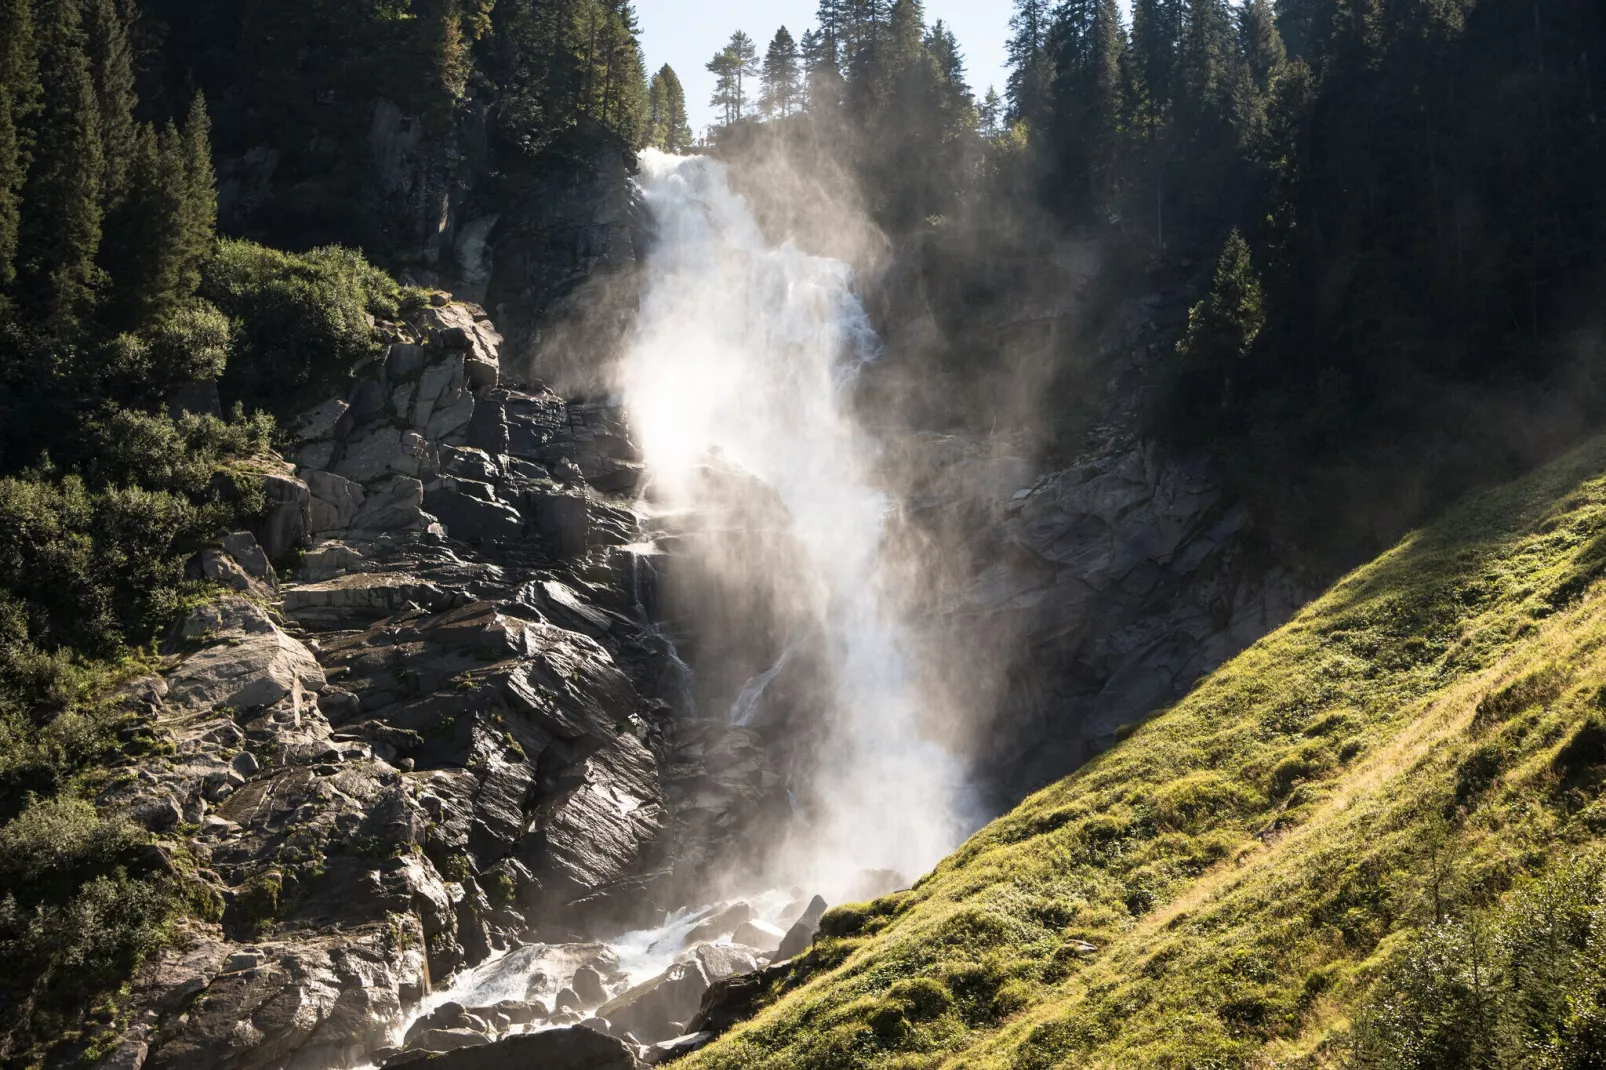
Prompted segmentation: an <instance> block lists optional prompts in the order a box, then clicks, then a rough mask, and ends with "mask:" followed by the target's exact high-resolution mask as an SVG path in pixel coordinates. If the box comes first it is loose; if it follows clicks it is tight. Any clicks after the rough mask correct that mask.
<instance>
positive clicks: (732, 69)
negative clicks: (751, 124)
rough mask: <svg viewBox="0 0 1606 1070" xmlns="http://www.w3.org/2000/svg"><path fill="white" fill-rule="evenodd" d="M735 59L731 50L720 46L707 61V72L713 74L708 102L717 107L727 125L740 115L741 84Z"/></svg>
mask: <svg viewBox="0 0 1606 1070" xmlns="http://www.w3.org/2000/svg"><path fill="white" fill-rule="evenodd" d="M737 66H738V63H737V60H736V58H735V57H734V56H732V55H731V50H730V49H729V48H728V47H727V48H722V49H720V50H719V51H718V52H716V53H714V58H713V59H711V60H709V61H708V72H709V73H710V74H712V75H713V76H714V94H713V96H712V97H710V98H709V100H708V103H709V104H710V105H711V106H713V107H715V108H718V109H719V111H720V116H721V119H722V122H723V123H724V125H726V126H729V125H731V124H732V123H734V122H736V121H737V120H738V119H740V118H741V117H742V95H741V90H740V89H739V88H738V86H739V85H740V84H741V83H740V79H739V77H738V75H737V73H736V71H737Z"/></svg>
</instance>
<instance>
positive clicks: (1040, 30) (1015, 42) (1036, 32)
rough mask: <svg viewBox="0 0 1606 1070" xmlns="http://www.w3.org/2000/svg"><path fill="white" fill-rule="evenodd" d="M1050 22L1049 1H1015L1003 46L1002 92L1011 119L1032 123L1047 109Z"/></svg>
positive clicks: (1049, 77)
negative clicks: (1005, 73) (1004, 76)
mask: <svg viewBox="0 0 1606 1070" xmlns="http://www.w3.org/2000/svg"><path fill="white" fill-rule="evenodd" d="M1053 21H1054V20H1053V12H1052V7H1051V5H1050V4H1049V0H1015V14H1014V15H1012V16H1011V17H1010V20H1009V28H1010V31H1011V37H1010V39H1009V42H1008V44H1007V45H1006V46H1005V50H1006V55H1007V56H1008V60H1009V81H1008V82H1007V83H1006V84H1005V87H1004V91H1005V93H1006V94H1007V96H1008V97H1009V110H1010V116H1011V117H1012V118H1015V119H1026V120H1028V121H1032V120H1036V119H1039V118H1040V117H1041V116H1042V115H1043V113H1044V110H1045V109H1046V107H1047V106H1048V95H1049V83H1050V81H1051V80H1052V76H1053V62H1052V60H1051V58H1050V56H1049V51H1048V45H1049V40H1048V38H1049V27H1050V26H1051V25H1052V23H1053Z"/></svg>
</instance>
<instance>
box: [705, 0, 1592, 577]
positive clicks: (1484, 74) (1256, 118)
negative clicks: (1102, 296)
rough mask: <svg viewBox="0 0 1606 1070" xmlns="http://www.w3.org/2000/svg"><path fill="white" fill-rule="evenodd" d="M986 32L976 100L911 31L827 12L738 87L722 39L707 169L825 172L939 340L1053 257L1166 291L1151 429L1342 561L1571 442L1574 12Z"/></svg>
mask: <svg viewBox="0 0 1606 1070" xmlns="http://www.w3.org/2000/svg"><path fill="white" fill-rule="evenodd" d="M1012 26H1013V30H1014V33H1013V36H1012V38H1011V40H1010V42H1009V57H1010V61H1011V67H1012V73H1011V75H1010V79H1009V83H1008V85H1007V87H1006V89H1007V93H1006V95H1005V97H1004V98H1003V99H999V98H998V97H997V96H996V95H992V94H990V95H988V96H987V97H986V98H984V99H983V100H981V101H980V102H978V101H977V100H976V98H975V95H974V94H973V92H972V90H971V88H970V87H969V86H968V85H967V84H966V76H965V71H964V65H963V61H962V57H961V51H960V46H959V42H957V41H955V40H954V38H953V35H952V34H951V33H950V32H949V31H948V30H947V29H946V28H945V27H944V26H943V25H942V24H941V23H940V22H939V23H935V24H932V25H930V26H927V25H926V24H925V23H924V19H923V12H922V8H921V4H920V3H919V2H918V0H896V2H893V3H890V4H888V3H885V2H881V0H824V2H823V3H822V4H821V6H820V9H819V14H818V21H817V25H816V26H814V27H811V28H809V29H808V30H807V31H805V32H804V33H803V34H802V36H801V38H800V39H799V43H798V44H797V45H796V46H794V44H793V37H792V35H791V33H790V32H789V31H788V30H787V29H786V28H784V27H783V28H782V29H781V30H780V31H779V32H777V33H776V35H775V38H774V40H773V42H772V43H771V45H770V46H769V48H768V50H767V51H766V53H765V57H764V59H763V61H762V62H760V60H759V58H758V51H759V50H758V49H757V47H756V46H755V45H754V44H753V43H752V41H751V40H749V39H748V38H747V36H746V35H745V34H743V33H738V34H736V35H735V36H733V37H732V39H731V41H730V43H729V45H728V46H727V47H726V48H724V49H722V50H721V52H720V53H719V54H718V55H717V56H716V57H715V58H714V61H713V62H711V63H710V70H712V71H714V72H715V73H716V75H717V76H718V78H719V86H720V88H719V90H718V92H717V94H716V97H715V100H714V103H715V105H716V106H718V107H720V108H721V109H722V110H723V112H724V114H725V115H726V116H727V118H728V119H729V120H730V122H729V123H728V125H726V126H725V127H724V128H723V129H721V130H716V131H715V132H714V138H715V141H716V142H718V143H720V144H721V145H726V146H730V147H732V149H733V151H734V149H735V147H736V146H740V145H742V144H745V143H747V142H750V141H751V140H752V138H753V137H754V136H755V135H754V134H753V133H752V131H751V128H753V127H754V126H755V125H762V126H765V127H776V128H778V129H785V128H786V127H791V128H793V130H794V134H793V136H794V137H795V138H796V139H798V140H799V141H801V142H802V143H805V144H807V145H809V146H810V151H813V152H816V153H823V154H825V155H836V156H838V157H841V158H845V159H846V160H847V161H849V166H850V167H851V168H852V170H853V172H854V173H855V174H856V175H857V176H858V177H859V181H860V183H861V185H862V187H863V190H864V194H865V199H866V201H867V203H869V204H870V205H872V207H873V210H874V214H875V216H876V219H877V222H878V223H880V224H881V226H882V227H883V228H885V230H886V231H887V232H888V233H889V234H890V235H891V236H892V237H893V239H894V241H895V242H902V243H912V246H906V248H909V247H914V248H919V249H920V250H921V252H919V253H917V254H912V258H913V259H915V260H917V261H919V262H920V263H922V264H923V266H924V273H925V279H924V281H925V284H926V286H927V292H928V294H929V300H930V304H931V307H932V308H933V309H935V310H937V311H938V314H939V315H940V316H943V317H945V318H946V320H947V323H946V326H947V327H948V328H949V330H950V332H951V333H952V334H953V335H954V336H962V335H963V327H964V325H965V323H966V322H967V320H968V318H969V317H972V316H973V315H974V313H975V310H976V309H977V308H978V307H985V306H987V305H988V304H989V303H990V302H992V301H994V300H995V299H996V298H997V295H998V293H999V291H1000V290H1004V291H1006V292H1007V290H1008V288H1009V287H1010V286H1011V284H1012V282H1013V283H1015V284H1018V285H1021V286H1024V285H1025V280H1020V279H1016V280H1010V279H1007V278H999V277H998V276H997V274H996V272H995V270H994V269H993V268H992V265H995V264H996V263H997V262H998V257H997V256H995V255H993V254H1000V253H1002V254H1005V255H1006V256H1007V255H1008V254H1023V253H1026V254H1029V253H1031V252H1033V251H1037V252H1041V251H1042V249H1043V248H1044V247H1045V246H1047V245H1051V244H1052V243H1054V242H1055V241H1057V240H1061V239H1063V238H1065V237H1068V236H1079V237H1095V238H1097V239H1099V240H1101V241H1102V242H1103V243H1104V244H1105V246H1106V248H1107V249H1108V250H1110V252H1111V253H1112V254H1113V259H1115V260H1116V261H1118V262H1121V263H1124V265H1125V268H1126V271H1125V274H1124V276H1123V277H1122V279H1121V281H1120V282H1119V283H1118V284H1116V285H1115V286H1114V287H1113V288H1112V291H1111V292H1110V294H1109V296H1110V297H1112V298H1115V299H1124V298H1129V297H1131V296H1132V295H1133V294H1135V293H1138V292H1141V290H1142V289H1143V288H1146V287H1148V286H1152V285H1155V284H1156V283H1157V282H1165V281H1170V280H1171V279H1172V278H1175V277H1179V276H1180V277H1181V278H1183V279H1184V280H1186V281H1187V282H1189V283H1191V284H1192V285H1193V286H1194V287H1195V288H1196V289H1197V291H1198V293H1199V298H1200V300H1199V303H1198V304H1197V305H1196V306H1195V307H1194V308H1193V309H1192V313H1191V316H1190V318H1189V326H1188V329H1187V337H1186V338H1182V339H1179V340H1178V342H1179V344H1178V345H1177V347H1176V350H1175V353H1174V354H1173V355H1171V356H1170V357H1169V367H1168V368H1167V369H1166V370H1165V372H1164V376H1163V378H1164V379H1165V380H1166V381H1165V382H1164V383H1162V384H1161V389H1160V391H1159V397H1158V400H1157V402H1156V405H1155V411H1154V418H1153V421H1152V428H1151V430H1152V432H1153V433H1154V434H1155V435H1156V436H1157V437H1159V438H1161V439H1163V440H1165V441H1166V442H1168V443H1169V444H1170V445H1172V446H1173V447H1175V448H1177V449H1181V450H1190V449H1197V448H1205V449H1208V450H1210V451H1211V452H1212V453H1214V454H1216V455H1218V456H1219V457H1221V458H1223V459H1224V460H1226V461H1227V462H1228V463H1229V464H1230V465H1231V466H1232V468H1233V470H1234V472H1235V473H1236V478H1237V479H1238V481H1239V485H1240V488H1241V489H1242V490H1243V491H1244V492H1246V493H1248V494H1250V495H1251V496H1253V497H1256V498H1257V499H1259V500H1260V501H1262V503H1263V504H1264V505H1265V506H1266V507H1267V508H1268V509H1273V510H1275V511H1276V512H1277V513H1278V514H1279V516H1280V518H1281V519H1282V520H1285V521H1290V522H1293V523H1295V524H1296V526H1297V528H1298V530H1299V531H1300V533H1301V535H1302V537H1303V538H1305V539H1306V540H1307V541H1310V542H1313V543H1317V542H1325V543H1327V544H1328V545H1327V546H1326V549H1328V550H1332V551H1335V552H1337V553H1338V554H1339V556H1342V557H1344V558H1345V559H1346V560H1357V559H1359V557H1358V556H1357V555H1364V554H1366V553H1367V552H1369V551H1370V550H1372V549H1375V548H1376V547H1377V546H1378V545H1380V544H1381V543H1382V542H1386V541H1387V540H1388V539H1389V538H1392V536H1393V534H1394V533H1396V532H1397V530H1398V529H1399V526H1400V525H1401V524H1406V523H1411V522H1413V521H1414V520H1416V519H1420V518H1421V517H1422V516H1424V515H1426V514H1425V512H1424V510H1426V509H1430V508H1431V507H1432V506H1433V505H1434V504H1436V503H1442V502H1444V501H1445V500H1447V498H1448V496H1449V495H1452V494H1454V493H1457V492H1459V491H1460V490H1461V489H1464V487H1465V486H1466V485H1467V484H1468V482H1469V481H1475V480H1477V479H1481V478H1489V477H1492V476H1494V475H1497V474H1505V473H1508V472H1510V471H1513V470H1516V469H1517V468H1520V467H1521V466H1522V465H1524V464H1526V463H1530V462H1531V461H1533V460H1534V459H1536V458H1537V457H1539V456H1543V455H1545V454H1546V453H1548V452H1552V451H1554V450H1555V449H1556V448H1558V447H1559V446H1561V445H1562V444H1564V443H1566V442H1567V441H1569V440H1570V439H1572V438H1575V437H1576V436H1577V435H1578V434H1579V433H1580V429H1581V428H1584V427H1586V426H1589V425H1590V424H1591V423H1592V422H1593V421H1594V420H1595V419H1597V418H1598V416H1599V415H1600V412H1601V405H1602V402H1603V400H1606V396H1603V394H1602V384H1601V383H1600V382H1599V373H1598V371H1597V369H1598V367H1599V360H1600V356H1601V349H1600V346H1601V342H1600V334H1599V331H1600V328H1601V324H1600V320H1599V317H1598V307H1599V303H1598V300H1596V299H1595V295H1596V294H1597V293H1598V288H1599V285H1600V283H1601V279H1602V268H1603V266H1606V193H1603V191H1602V187H1601V184H1600V183H1599V181H1598V180H1597V179H1598V175H1599V174H1600V172H1601V167H1602V164H1603V163H1606V156H1603V152H1606V145H1603V138H1606V117H1603V115H1602V111H1601V100H1600V93H1601V89H1600V86H1601V84H1602V78H1603V72H1602V68H1601V64H1602V59H1601V57H1602V55H1603V54H1606V13H1603V12H1602V10H1601V9H1600V7H1599V5H1597V4H1593V3H1589V2H1587V0H1543V2H1537V3H1534V2H1528V0H1481V2H1472V0H1424V2H1414V0H1284V2H1282V3H1280V4H1272V3H1270V2H1267V0H1249V2H1245V3H1243V4H1241V5H1236V6H1233V5H1229V4H1227V3H1226V2H1225V0H1136V2H1135V4H1134V5H1133V9H1132V17H1131V21H1130V24H1127V23H1126V22H1125V21H1124V20H1123V18H1122V16H1121V13H1120V11H1119V9H1118V8H1117V6H1116V4H1115V3H1114V0H1065V2H1062V3H1058V4H1054V3H1050V2H1048V0H1018V2H1017V5H1016V11H1015V14H1014V18H1013V21H1012ZM983 264H985V265H988V272H991V273H984V272H983V271H981V270H978V269H977V267H976V265H983ZM1146 279H1147V281H1145V280H1146ZM1084 341H1085V340H1084ZM951 356H953V358H954V359H955V360H957V361H958V362H959V363H961V364H964V365H966V367H967V369H968V370H969V371H971V372H977V371H980V372H981V373H983V374H984V373H985V372H986V370H987V369H986V364H985V362H986V354H985V351H984V350H982V351H978V349H977V347H975V346H969V347H967V348H966V349H965V350H964V351H963V352H959V353H957V354H952V355H951ZM1064 359H1065V360H1066V362H1067V363H1071V364H1074V363H1075V362H1076V361H1078V360H1082V359H1085V355H1084V354H1075V353H1073V354H1067V355H1065V357H1064ZM978 361H980V363H981V367H980V368H979V369H978V367H977V362H978ZM1073 404H1074V399H1073V398H1071V397H1069V396H1063V395H1062V396H1059V397H1057V398H1056V399H1053V400H1051V401H1050V402H1049V406H1050V408H1051V409H1052V407H1053V406H1055V405H1063V406H1065V407H1070V406H1071V405H1073ZM1037 415H1039V416H1041V417H1043V418H1044V419H1045V420H1046V421H1047V422H1050V423H1051V422H1052V421H1053V413H1052V411H1051V412H1049V413H1046V414H1044V413H1039V414H1037Z"/></svg>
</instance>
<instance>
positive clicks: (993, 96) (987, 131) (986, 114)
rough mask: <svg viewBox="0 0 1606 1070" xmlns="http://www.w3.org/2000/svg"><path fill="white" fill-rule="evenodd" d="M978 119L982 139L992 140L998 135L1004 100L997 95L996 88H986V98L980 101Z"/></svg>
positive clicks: (1000, 128)
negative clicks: (979, 120)
mask: <svg viewBox="0 0 1606 1070" xmlns="http://www.w3.org/2000/svg"><path fill="white" fill-rule="evenodd" d="M979 118H980V119H981V136H982V137H985V138H988V139H992V138H995V137H997V136H998V135H999V132H1000V131H1001V130H1002V128H1003V126H1002V124H1003V121H1004V100H1003V98H1002V97H1000V96H999V95H998V89H997V87H995V86H988V87H987V96H986V97H984V98H983V99H982V102H981V108H980V114H979Z"/></svg>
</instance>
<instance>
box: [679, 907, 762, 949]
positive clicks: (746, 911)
mask: <svg viewBox="0 0 1606 1070" xmlns="http://www.w3.org/2000/svg"><path fill="white" fill-rule="evenodd" d="M752 916H753V908H752V907H751V906H750V905H749V904H747V903H745V902H736V903H732V904H730V905H729V906H726V907H722V908H720V909H719V910H717V911H715V912H714V913H713V914H711V915H709V916H708V917H707V918H705V919H704V920H703V921H701V922H698V924H697V927H696V928H695V929H693V930H692V931H691V932H689V933H687V934H686V946H688V947H690V946H691V945H693V944H700V943H703V942H704V941H707V940H718V939H719V938H720V937H722V936H730V935H731V933H733V932H735V931H736V929H737V927H738V926H740V925H741V924H742V923H743V922H745V921H747V920H748V919H749V918H751V917H752ZM736 942H737V943H738V944H746V943H748V942H747V941H746V940H737V941H736ZM776 942H777V943H779V942H780V938H779V936H777V937H776ZM749 946H750V947H757V946H758V945H756V944H749Z"/></svg>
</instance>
